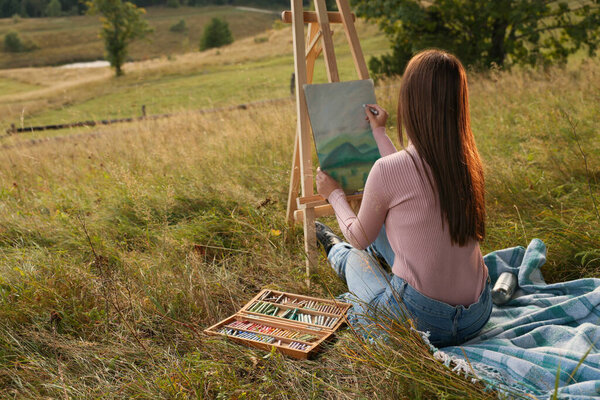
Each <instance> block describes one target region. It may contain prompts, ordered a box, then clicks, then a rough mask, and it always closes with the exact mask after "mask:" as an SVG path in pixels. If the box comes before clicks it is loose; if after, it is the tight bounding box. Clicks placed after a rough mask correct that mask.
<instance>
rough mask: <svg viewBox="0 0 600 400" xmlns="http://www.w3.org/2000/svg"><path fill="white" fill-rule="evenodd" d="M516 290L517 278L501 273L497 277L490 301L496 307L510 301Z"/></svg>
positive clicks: (507, 273) (508, 273)
mask: <svg viewBox="0 0 600 400" xmlns="http://www.w3.org/2000/svg"><path fill="white" fill-rule="evenodd" d="M516 288H517V276H516V275H514V274H511V273H510V272H503V273H501V274H500V276H499V277H498V280H497V281H496V284H495V285H494V288H493V289H492V301H493V302H494V304H496V305H497V306H499V305H502V304H504V303H506V302H507V301H509V300H510V298H511V297H512V295H513V294H514V293H515V289H516Z"/></svg>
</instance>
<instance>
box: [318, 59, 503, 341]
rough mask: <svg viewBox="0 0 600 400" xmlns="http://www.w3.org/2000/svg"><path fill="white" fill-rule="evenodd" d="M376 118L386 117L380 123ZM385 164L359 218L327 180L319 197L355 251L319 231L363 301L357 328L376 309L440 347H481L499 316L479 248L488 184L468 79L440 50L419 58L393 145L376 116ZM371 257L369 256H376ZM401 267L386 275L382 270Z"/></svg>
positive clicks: (408, 77) (373, 175) (371, 180)
mask: <svg viewBox="0 0 600 400" xmlns="http://www.w3.org/2000/svg"><path fill="white" fill-rule="evenodd" d="M369 108H371V109H374V110H377V113H373V112H372V111H371V110H370V109H369ZM366 113H367V118H368V120H369V121H370V124H371V128H372V130H373V136H374V137H375V140H376V141H377V145H378V147H379V152H380V153H381V156H382V158H381V159H379V160H378V161H377V162H376V163H375V165H374V166H373V168H372V170H371V172H370V174H369V177H368V179H367V182H366V184H365V189H364V195H363V201H362V204H361V207H360V211H359V213H358V215H355V213H354V212H353V211H352V209H351V208H350V206H349V205H348V202H347V200H346V196H345V194H344V192H343V191H342V190H341V188H340V187H339V185H338V184H337V183H336V182H335V181H334V180H333V179H332V178H331V177H330V176H329V175H327V174H326V173H324V172H322V171H320V170H319V172H318V173H317V179H316V180H317V191H318V192H319V194H321V195H322V196H323V197H325V198H327V199H328V200H329V203H331V205H332V206H333V209H334V210H335V214H336V217H337V220H338V223H339V225H340V228H341V230H342V232H343V234H344V236H345V237H346V239H347V241H348V243H344V242H341V240H340V239H339V238H337V237H336V236H335V234H333V232H332V231H331V230H330V229H329V228H328V227H326V226H325V225H323V224H320V223H317V238H318V239H319V242H320V243H321V244H323V245H324V247H325V249H326V251H327V253H328V260H329V261H330V263H331V265H332V267H333V268H334V269H335V271H336V272H337V273H338V275H339V276H340V277H341V278H342V279H344V280H345V281H346V283H347V284H348V289H349V291H350V292H351V293H352V294H353V295H354V296H355V297H356V298H357V300H358V301H356V302H355V307H354V308H355V311H354V313H355V319H354V320H355V322H358V323H362V324H368V321H367V319H365V318H364V317H360V315H361V314H368V312H367V309H369V310H373V309H378V310H385V311H387V312H391V313H392V315H397V316H398V317H400V316H401V315H406V314H408V316H409V317H410V318H412V319H413V320H414V322H415V323H416V326H417V329H419V330H421V331H428V332H429V333H430V341H431V342H432V343H433V344H434V345H437V346H446V345H456V344H460V343H462V342H464V341H466V340H468V339H470V338H472V337H474V336H475V335H476V334H477V333H478V332H479V331H480V330H481V328H482V327H483V326H484V325H485V323H486V322H487V321H488V319H489V317H490V313H491V309H492V302H491V295H490V279H489V277H488V271H487V267H486V266H485V264H484V263H483V258H482V255H481V251H480V249H479V242H480V241H481V240H482V239H483V238H484V235H485V225H484V220H485V208H484V180H483V168H482V165H481V160H480V158H479V154H478V152H477V148H476V146H475V141H474V138H473V133H472V132H471V124H470V117H469V99H468V89H467V76H466V73H465V70H464V68H463V66H462V64H461V63H460V61H459V60H458V59H457V58H456V57H454V56H453V55H451V54H448V53H446V52H443V51H438V50H427V51H423V52H421V53H419V54H417V55H416V56H414V57H413V58H412V59H411V61H410V62H409V64H408V66H407V67H406V71H405V73H404V75H403V77H402V86H401V89H400V96H399V101H398V134H399V137H400V141H402V127H404V129H405V130H406V134H407V136H408V139H409V141H410V143H409V145H408V146H407V147H406V148H405V149H404V150H401V151H399V152H398V151H396V148H395V147H394V145H393V144H392V142H391V141H390V139H389V138H388V137H387V136H386V133H385V124H386V121H387V118H388V114H387V112H386V111H385V110H384V109H382V108H381V107H379V106H377V105H374V104H373V105H369V107H367V111H366ZM367 247H368V249H367V251H366V252H365V251H362V250H363V249H365V248H367ZM377 257H380V258H383V259H385V261H387V263H388V264H389V265H390V266H392V272H391V273H387V272H385V271H384V269H383V268H382V267H381V266H380V264H379V263H378V262H377V261H376V258H377Z"/></svg>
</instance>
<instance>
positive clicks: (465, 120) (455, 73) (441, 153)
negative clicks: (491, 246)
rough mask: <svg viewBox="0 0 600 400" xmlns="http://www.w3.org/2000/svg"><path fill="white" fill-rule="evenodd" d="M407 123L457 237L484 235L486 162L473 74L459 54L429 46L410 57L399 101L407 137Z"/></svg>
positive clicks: (456, 239) (458, 240) (460, 242)
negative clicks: (472, 108)
mask: <svg viewBox="0 0 600 400" xmlns="http://www.w3.org/2000/svg"><path fill="white" fill-rule="evenodd" d="M402 125H404V128H405V129H406V134H407V136H408V139H409V140H410V141H411V142H412V144H413V145H414V146H415V148H416V150H417V152H418V153H419V157H420V158H421V159H423V160H424V161H425V162H427V164H428V165H429V167H430V168H431V173H432V175H433V181H434V182H435V187H436V188H437V192H438V195H439V201H440V207H441V210H442V221H447V222H448V226H449V231H450V237H451V239H452V243H458V245H459V246H464V245H465V244H466V243H467V241H468V240H469V239H475V240H483V238H484V237H485V204H484V203H485V199H484V179H483V166H482V165H481V159H480V158H479V153H478V152H477V147H476V146H475V139H474V138H473V132H472V131H471V119H470V116H469V92H468V88H467V74H466V72H465V69H464V67H463V66H462V64H461V63H460V61H459V60H458V59H457V58H456V57H455V56H453V55H452V54H449V53H446V52H444V51H440V50H426V51H423V52H421V53H419V54H417V55H416V56H414V57H413V58H412V59H411V60H410V62H409V63H408V65H407V66H406V70H405V72H404V75H403V76H402V86H401V89H400V98H399V101H398V134H399V136H400V140H401V141H402ZM427 178H428V180H429V181H430V183H431V178H430V177H429V175H427Z"/></svg>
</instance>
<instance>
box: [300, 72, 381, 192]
mask: <svg viewBox="0 0 600 400" xmlns="http://www.w3.org/2000/svg"><path fill="white" fill-rule="evenodd" d="M304 93H305V96H306V103H307V106H308V115H309V118H310V123H311V125H312V131H313V136H314V139H315V145H316V148H317V157H318V158H319V164H320V166H321V169H322V170H323V171H325V172H327V173H328V174H329V175H331V176H332V177H333V179H335V180H336V181H337V182H339V183H340V185H341V186H342V188H343V189H344V192H346V194H352V193H357V192H360V191H362V190H363V188H364V186H365V182H366V181H367V176H368V175H369V172H370V171H371V167H372V166H373V164H374V163H375V161H377V159H378V158H380V157H381V156H380V154H379V149H378V148H377V143H376V142H375V139H374V138H373V132H372V131H371V127H370V125H369V122H368V121H367V120H365V110H364V107H363V105H364V104H374V103H376V100H375V90H374V86H373V81H372V80H370V79H368V80H360V81H350V82H336V83H324V84H314V85H304Z"/></svg>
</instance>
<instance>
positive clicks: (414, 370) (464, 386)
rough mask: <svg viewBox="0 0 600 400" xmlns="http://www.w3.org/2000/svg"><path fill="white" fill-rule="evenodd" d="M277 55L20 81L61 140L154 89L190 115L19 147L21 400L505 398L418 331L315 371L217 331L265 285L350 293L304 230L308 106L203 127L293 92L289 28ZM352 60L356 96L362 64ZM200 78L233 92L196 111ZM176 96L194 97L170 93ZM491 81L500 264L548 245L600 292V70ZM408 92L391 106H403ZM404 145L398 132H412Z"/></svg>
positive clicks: (2, 232)
mask: <svg viewBox="0 0 600 400" xmlns="http://www.w3.org/2000/svg"><path fill="white" fill-rule="evenodd" d="M361 35H362V36H361V38H362V37H364V38H365V40H364V41H363V45H364V46H365V48H366V49H367V50H366V52H367V54H371V52H372V53H373V54H376V53H377V52H379V51H383V50H385V49H384V44H385V40H384V39H383V38H382V36H381V35H380V34H378V33H377V31H376V29H375V28H373V27H372V26H368V25H362V26H361ZM257 37H268V40H267V41H266V42H263V41H261V40H254V38H248V39H244V40H241V41H238V42H236V43H234V44H233V45H232V46H229V47H227V48H224V49H221V50H220V51H219V54H217V51H210V52H205V53H200V54H186V55H182V56H178V57H175V58H174V59H173V60H168V59H158V60H150V61H145V62H140V63H131V64H129V65H127V67H126V73H127V75H126V77H125V78H123V80H115V79H114V78H112V75H111V72H110V71H109V70H108V69H98V70H91V71H88V70H85V71H66V70H58V69H53V68H40V69H35V70H33V69H32V70H25V71H20V70H6V71H0V77H1V78H2V79H4V80H5V81H3V82H4V83H2V85H5V86H6V87H7V88H8V89H7V91H12V94H6V93H5V95H4V96H2V98H0V107H2V110H3V112H6V113H7V114H8V115H9V116H10V117H11V118H18V116H19V115H20V111H19V110H22V109H23V105H24V104H27V107H28V109H32V110H35V112H34V113H33V114H34V116H35V118H39V119H38V121H40V122H41V121H51V120H52V121H55V120H54V118H67V117H71V116H73V115H80V116H81V118H84V117H87V116H89V115H94V114H93V113H94V112H96V111H95V110H103V111H102V113H103V114H102V115H103V116H107V115H106V114H104V113H105V111H106V110H109V109H110V107H111V105H112V104H119V99H120V98H121V97H122V96H127V94H128V93H131V92H136V91H137V90H138V89H137V88H138V86H136V82H137V83H138V85H142V86H143V85H144V84H147V86H146V87H144V88H143V89H139V90H140V91H139V92H136V93H138V95H139V99H141V100H142V101H144V102H147V104H149V99H150V97H152V96H158V97H161V98H165V99H172V100H170V101H171V102H170V103H169V102H168V101H166V100H165V102H164V103H161V104H162V105H161V106H160V107H161V108H160V110H173V111H174V110H177V111H179V114H178V115H177V116H176V117H174V118H166V119H160V120H152V121H150V120H148V121H141V122H138V123H132V124H122V125H114V126H109V127H102V128H95V129H93V130H81V129H80V130H72V131H67V132H62V133H60V135H61V136H59V137H57V138H55V139H52V138H51V137H50V138H49V140H46V141H43V142H40V143H33V144H32V143H31V142H29V139H31V138H32V137H48V135H50V136H51V135H55V134H54V133H50V134H48V133H41V134H38V135H40V136H32V135H33V134H32V135H29V136H27V135H24V136H19V135H13V136H10V137H8V138H4V139H2V142H0V145H4V146H3V147H0V160H2V162H1V163H0V397H3V398H28V399H29V398H65V399H67V398H70V397H73V398H99V397H102V398H123V397H135V398H142V399H154V398H173V399H176V398H177V399H179V398H237V399H243V398H249V399H254V398H257V399H258V398H330V399H355V398H381V399H387V398H407V399H429V398H447V399H450V398H455V399H464V398H474V399H487V398H496V395H495V394H494V393H493V392H489V391H484V388H483V386H482V385H481V384H472V383H471V382H470V379H466V378H463V377H459V376H457V375H455V374H454V373H452V372H451V371H450V370H449V369H447V368H445V367H444V366H443V365H441V364H439V363H438V362H436V361H435V360H434V359H433V357H432V356H431V355H430V353H429V350H428V348H427V347H426V346H425V345H424V344H423V343H422V342H420V340H419V338H418V337H417V336H416V334H415V333H414V332H412V331H410V329H409V327H407V326H405V325H402V324H398V325H397V326H395V328H396V329H395V330H394V332H393V334H392V337H391V340H390V341H389V342H388V343H385V344H382V345H381V346H378V347H372V346H369V345H368V344H366V343H365V342H364V340H363V339H362V338H361V337H360V336H357V335H356V334H355V333H354V332H353V331H352V330H345V331H343V332H340V333H339V335H337V340H336V341H333V342H331V343H329V344H328V346H327V347H326V348H325V349H324V351H323V352H322V353H321V354H320V355H318V357H317V358H316V359H315V360H312V361H302V362H300V361H295V360H292V359H288V358H286V357H283V356H281V355H279V354H278V353H266V352H262V351H259V350H253V349H250V348H246V347H243V346H239V345H236V344H233V343H230V342H228V341H227V340H222V339H216V338H213V337H208V336H206V335H204V334H203V333H202V329H203V328H205V327H208V326H209V325H212V324H213V323H216V322H217V321H219V320H221V319H223V318H225V317H227V316H228V315H230V314H232V313H233V312H235V311H236V310H237V309H239V308H240V307H241V306H242V305H243V304H244V303H245V302H246V301H247V300H249V299H250V298H251V297H252V296H253V295H254V294H255V293H257V292H258V290H260V289H261V288H263V287H269V288H274V289H281V290H285V291H289V292H296V293H307V294H311V295H315V296H323V297H330V296H333V295H337V294H340V293H342V292H344V291H345V287H344V285H343V284H342V283H341V282H340V280H339V279H338V278H337V276H335V274H334V273H333V271H331V269H330V268H329V267H328V265H327V263H326V261H325V259H324V258H322V259H321V261H320V264H319V268H318V269H317V270H316V271H315V272H314V276H312V281H313V282H314V285H313V286H312V287H311V288H310V290H309V289H307V288H306V286H305V285H304V275H303V274H304V255H303V250H302V249H303V239H302V230H301V229H300V228H299V227H295V228H293V227H289V226H288V225H287V224H286V223H285V205H286V200H287V191H288V184H289V168H290V165H291V157H292V151H293V139H294V134H295V119H296V118H295V107H294V104H293V103H292V102H291V101H283V102H280V103H271V104H265V105H263V106H254V107H249V108H248V109H246V110H229V111H221V112H216V113H205V114H202V113H197V112H194V111H193V110H188V111H185V109H186V108H203V107H204V106H206V105H217V104H220V105H227V104H237V103H239V102H240V101H241V100H243V101H252V100H260V99H265V98H272V97H284V96H287V95H288V92H287V90H288V85H289V82H288V81H287V78H289V74H290V71H291V69H292V59H291V56H290V53H291V44H290V43H289V40H290V38H291V34H290V31H289V29H288V28H285V29H280V30H272V31H269V32H267V33H261V34H260V35H259V36H257ZM340 39H343V38H342V37H341V35H338V34H336V40H340ZM340 58H341V62H342V70H343V76H344V77H345V79H348V77H349V76H351V73H350V71H351V65H349V63H348V60H349V59H348V56H347V53H346V51H345V50H341V51H340ZM223 60H227V62H228V65H221V64H222V63H223ZM200 68H203V69H205V70H212V71H214V72H210V73H207V74H212V76H213V77H214V79H216V82H217V83H219V84H220V83H223V82H226V81H229V80H231V81H232V82H231V86H228V87H227V88H221V87H220V85H219V84H216V85H215V87H210V89H206V90H207V94H206V98H207V100H196V99H193V100H189V102H188V100H187V99H185V100H182V99H181V97H182V93H184V88H185V87H186V85H185V83H183V82H184V79H199V78H198V77H197V74H198V70H199V69H200ZM261 68H263V69H261ZM26 71H31V72H35V74H33V73H32V74H30V73H29V72H26ZM257 71H261V73H256V72H257ZM228 72H229V73H228ZM277 73H278V74H280V75H275V74H277ZM319 73H320V74H322V75H319V79H323V75H324V73H323V72H322V68H320V69H319ZM232 74H233V75H234V76H232ZM235 75H240V77H237V76H235ZM273 76H277V77H278V78H277V79H274V80H273V82H272V83H270V84H269V83H268V82H269V79H270V78H271V77H273ZM58 77H60V78H61V79H60V80H61V82H60V83H53V82H56V81H57V78H58ZM219 77H221V79H222V80H221V81H219V80H218V79H219ZM242 77H243V78H242ZM279 77H280V78H281V79H282V80H284V82H283V83H280V81H279ZM284 78H286V79H284ZM161 79H162V80H173V79H181V80H182V84H181V85H174V84H173V85H166V86H164V87H161V88H160V89H157V88H155V87H154V85H153V82H160V81H161ZM237 79H239V80H237ZM265 82H267V83H265ZM469 82H470V95H471V111H472V122H473V130H474V132H475V135H476V140H477V144H478V147H479V150H480V153H481V156H482V158H483V161H484V164H485V174H486V196H487V197H486V203H487V215H488V219H487V237H486V239H485V241H484V242H483V243H482V250H483V251H484V252H489V251H493V250H496V249H500V248H504V247H511V246H516V245H523V246H526V245H527V243H528V241H529V240H531V239H532V238H534V237H537V238H540V239H542V240H543V241H544V242H545V243H546V244H547V246H548V262H547V264H546V265H545V266H544V267H543V269H542V271H543V273H544V276H545V277H546V279H547V281H549V282H556V281H563V280H570V279H576V278H581V277H600V215H599V214H598V209H597V206H598V205H597V203H598V202H600V185H599V184H598V178H600V165H599V164H598V160H600V141H599V140H598V131H597V127H598V126H599V124H600V115H599V114H598V104H599V103H600V60H598V59H591V60H577V61H575V62H573V63H571V64H569V65H567V66H565V67H562V68H560V67H553V68H548V69H546V70H521V69H513V70H512V71H500V70H494V71H491V72H488V73H475V72H471V73H470V76H469ZM398 84H399V81H398V80H389V81H381V82H379V85H378V87H377V89H376V94H377V98H378V102H379V103H380V104H381V105H382V106H383V107H384V108H386V109H388V110H394V109H395V106H396V98H397V85H398ZM61 85H62V86H61ZM127 85H130V86H127ZM262 86H265V87H262ZM201 87H202V88H204V87H205V86H201ZM170 90H172V92H170ZM150 93H152V95H150ZM209 93H214V98H216V99H218V100H214V101H213V100H211V99H212V98H213V97H212V95H211V94H209ZM227 93H230V95H227ZM219 96H221V97H219ZM244 96H246V97H244ZM98 98H100V99H101V100H96V99H98ZM94 101H97V103H93V102H94ZM131 101H132V100H130V99H127V101H124V102H123V103H120V104H129V103H130V102H131ZM156 101H162V100H156ZM204 101H206V103H204ZM211 101H212V103H211ZM89 102H92V104H94V105H93V106H90V110H87V111H86V109H85V108H84V105H85V104H88V103H89ZM137 104H138V105H139V103H137ZM102 107H106V108H105V109H102ZM123 107H124V106H123ZM78 112H80V113H81V114H77V113H78ZM121 112H122V113H124V114H125V111H121ZM70 113H73V114H70ZM391 114H392V115H394V114H395V113H394V112H391ZM98 115H100V111H98ZM114 115H118V112H117V111H115V112H114ZM51 117H52V118H51ZM32 118H33V117H32ZM45 118H46V119H45ZM56 122H59V121H56ZM394 127H395V118H391V120H390V122H389V132H390V135H391V136H394V135H393V133H394V131H395V128H394ZM86 132H88V133H89V134H79V135H75V134H76V133H86ZM69 134H73V135H71V136H69ZM325 221H326V222H328V223H330V224H331V225H332V226H333V225H334V220H333V219H331V218H329V219H325Z"/></svg>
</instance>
